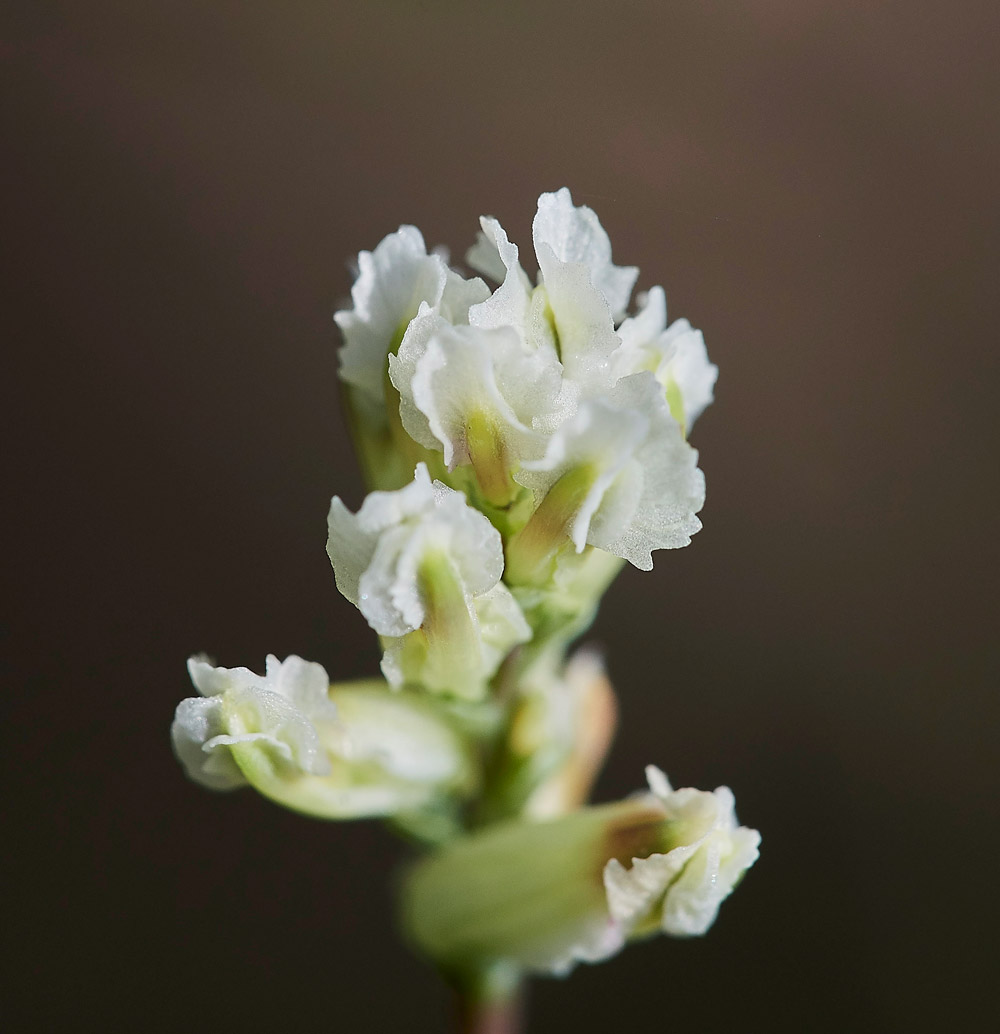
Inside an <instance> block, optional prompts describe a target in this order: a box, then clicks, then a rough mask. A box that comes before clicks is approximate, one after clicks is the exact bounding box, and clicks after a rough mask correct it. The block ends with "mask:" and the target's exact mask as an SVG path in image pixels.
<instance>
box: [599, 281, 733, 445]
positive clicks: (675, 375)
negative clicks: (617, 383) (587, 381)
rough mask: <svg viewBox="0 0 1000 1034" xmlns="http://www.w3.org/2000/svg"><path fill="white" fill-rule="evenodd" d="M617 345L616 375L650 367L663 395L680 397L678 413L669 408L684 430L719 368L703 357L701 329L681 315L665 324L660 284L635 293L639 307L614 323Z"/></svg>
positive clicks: (705, 401) (707, 394)
mask: <svg viewBox="0 0 1000 1034" xmlns="http://www.w3.org/2000/svg"><path fill="white" fill-rule="evenodd" d="M618 336H619V337H620V338H621V341H622V344H621V348H619V349H618V351H617V352H616V353H615V356H614V368H615V373H616V375H617V376H618V377H625V376H628V375H629V374H632V373H638V372H639V371H642V370H650V371H652V372H653V373H655V374H656V379H657V380H658V381H659V382H660V384H661V385H662V386H663V389H664V391H665V392H666V393H667V397H668V399H672V397H673V394H674V392H676V393H677V394H678V395H679V397H680V403H681V408H682V409H683V412H674V416H675V418H677V419H678V420H680V421H681V422H682V423H683V424H684V429H685V431H686V433H690V431H691V427H692V425H693V424H694V422H695V420H697V419H698V416H699V415H700V414H701V413H702V411H703V410H704V409H705V407H706V406H708V405H709V403H711V401H712V395H713V388H714V386H715V382H716V379H717V378H718V376H719V369H718V367H717V366H714V365H713V364H712V363H710V362H709V360H708V351H707V350H706V348H705V339H704V338H703V337H702V334H701V331H699V330H695V329H694V328H692V326H691V324H690V323H688V321H687V320H683V319H682V320H676V321H675V322H674V323H672V324H671V325H670V326H669V327H667V306H666V297H665V295H664V293H663V288H662V287H653V288H651V289H650V291H649V293H648V294H647V295H645V296H643V297H641V298H640V309H639V312H638V313H637V314H636V315H635V316H633V317H630V318H629V319H627V320H625V322H624V323H622V325H621V326H620V327H619V328H618Z"/></svg>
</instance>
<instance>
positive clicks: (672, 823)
mask: <svg viewBox="0 0 1000 1034" xmlns="http://www.w3.org/2000/svg"><path fill="white" fill-rule="evenodd" d="M646 777H647V779H648V780H649V787H650V790H651V791H652V794H653V796H654V797H655V798H656V799H657V800H658V801H659V802H660V803H661V804H662V805H663V809H664V813H665V815H666V821H667V823H668V836H667V845H668V849H667V850H665V851H663V852H662V853H655V854H651V855H649V856H648V857H645V858H642V857H636V858H633V859H632V865H631V868H628V869H626V868H625V866H624V865H623V864H622V863H621V861H619V860H618V859H617V858H612V859H611V860H610V861H609V862H608V864H607V866H606V868H605V870H604V885H605V888H606V889H607V892H608V907H609V909H610V912H611V915H612V917H613V918H614V919H615V920H616V921H617V922H619V923H621V924H622V925H623V926H624V927H625V929H627V930H629V931H630V932H634V933H636V934H642V933H647V932H653V931H655V930H656V929H657V928H659V929H661V930H662V931H663V932H664V933H667V934H670V935H672V936H674V937H692V936H697V935H699V934H703V933H705V932H706V931H707V930H708V928H709V927H710V926H711V925H712V923H714V922H715V917H716V916H717V915H718V912H719V906H720V905H721V904H722V902H723V901H724V900H725V899H726V898H727V897H729V895H730V894H731V893H732V892H733V889H734V887H735V886H736V884H737V883H738V882H739V880H740V879H741V877H742V876H743V873H744V872H746V870H747V869H749V868H750V866H751V865H753V863H754V862H755V861H756V860H757V853H758V852H757V848H758V845H759V844H760V834H759V833H758V832H757V830H755V829H747V828H746V827H745V826H740V825H738V824H737V822H736V813H735V810H734V801H733V794H732V791H731V790H730V789H729V787H727V786H720V787H719V788H718V789H717V790H716V791H715V792H714V793H707V792H706V791H704V790H693V789H683V790H673V789H672V788H671V786H670V783H669V782H668V780H667V777H666V776H665V775H664V774H663V773H662V772H661V771H660V770H659V769H658V768H656V767H655V766H653V765H650V766H649V768H647V769H646ZM670 845H672V846H670Z"/></svg>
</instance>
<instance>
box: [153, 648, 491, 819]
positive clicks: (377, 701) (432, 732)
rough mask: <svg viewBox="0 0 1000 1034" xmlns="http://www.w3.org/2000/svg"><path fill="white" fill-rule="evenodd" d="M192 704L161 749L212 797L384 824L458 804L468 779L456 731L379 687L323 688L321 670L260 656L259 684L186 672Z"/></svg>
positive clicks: (239, 675)
mask: <svg viewBox="0 0 1000 1034" xmlns="http://www.w3.org/2000/svg"><path fill="white" fill-rule="evenodd" d="M188 671H189V673H190V675H191V681H192V682H193V683H194V685H195V688H196V689H197V690H198V691H199V692H200V693H201V694H202V696H200V697H191V698H189V699H187V700H182V701H181V702H180V704H179V705H178V707H177V713H176V716H175V718H174V724H173V728H172V729H171V737H172V739H173V743H174V750H175V752H176V754H177V757H178V758H179V760H180V762H181V764H182V765H183V766H184V768H185V770H186V772H187V774H188V775H189V776H190V777H191V778H192V779H194V780H195V781H196V782H199V783H201V784H202V785H204V786H207V787H209V788H210V789H213V790H233V789H236V788H238V787H240V786H246V785H248V784H249V785H252V786H253V787H254V788H255V789H256V790H258V791H260V793H262V794H263V795H264V796H265V797H270V798H272V799H273V800H275V801H277V802H278V803H280V804H284V805H286V806H287V807H289V808H293V809H295V810H296V811H302V812H305V813H307V814H310V815H315V816H317V817H319V818H357V817H362V816H371V815H392V814H395V813H396V812H400V811H411V810H415V809H419V808H421V807H423V806H425V805H426V804H428V803H429V802H430V801H432V800H434V799H435V798H436V797H438V796H440V795H442V794H446V793H460V792H464V791H465V790H467V789H468V788H469V786H470V785H471V780H472V768H471V764H470V759H469V756H468V752H467V748H466V746H465V743H464V741H463V740H462V739H461V737H460V736H459V735H458V734H457V733H456V731H455V730H454V728H452V726H451V725H450V724H449V723H448V722H446V721H443V720H442V718H441V716H440V715H438V714H437V713H435V711H434V709H433V708H431V707H429V706H428V704H427V701H425V700H423V699H421V698H419V697H414V696H413V695H411V694H398V693H393V692H390V691H389V690H388V689H387V687H386V686H385V685H384V684H382V683H380V682H377V681H371V682H355V683H343V684H341V685H338V686H331V685H330V680H329V678H328V677H327V674H326V671H325V670H324V669H323V667H322V666H321V665H319V664H313V663H311V662H309V661H304V660H302V658H301V657H296V656H294V655H292V656H291V657H288V658H287V659H286V660H284V661H279V660H278V659H277V657H274V656H272V655H269V656H268V658H267V667H266V671H265V674H264V675H256V674H255V673H254V672H252V671H249V670H248V669H246V668H216V667H213V666H212V665H211V664H210V663H209V662H208V661H206V660H204V659H203V658H200V657H192V658H191V659H190V660H189V661H188Z"/></svg>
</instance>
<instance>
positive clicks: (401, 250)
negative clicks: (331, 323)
mask: <svg viewBox="0 0 1000 1034" xmlns="http://www.w3.org/2000/svg"><path fill="white" fill-rule="evenodd" d="M488 295H489V288H487V286H486V284H484V283H483V281H482V280H479V279H478V278H477V279H474V280H464V279H463V278H462V277H460V276H459V275H458V274H457V273H455V272H453V271H452V270H450V269H449V268H448V266H447V264H446V263H445V261H444V259H443V258H442V257H441V256H440V255H437V254H428V253H427V249H426V246H425V245H424V239H423V237H422V236H421V234H420V231H419V230H418V229H417V228H416V227H415V226H401V227H400V228H399V229H398V230H397V231H396V232H395V233H390V234H389V235H388V236H387V237H385V238H384V239H383V240H382V241H381V243H380V244H379V245H378V246H377V247H376V248H375V250H374V251H362V252H361V253H360V254H359V255H358V277H357V279H356V280H355V282H354V286H353V287H352V288H351V301H352V302H353V308H351V309H343V310H341V311H340V312H337V313H336V314H335V315H334V319H335V320H336V322H337V325H338V326H339V327H340V329H341V332H342V333H343V335H344V347H343V348H342V349H341V350H340V376H341V379H342V380H344V381H346V382H347V383H348V384H350V385H352V386H353V387H354V388H356V389H358V391H360V392H361V393H362V395H363V396H364V397H365V398H366V399H367V401H368V403H369V405H370V406H374V407H376V408H378V407H381V406H382V405H383V399H384V391H385V371H386V356H387V355H388V354H389V353H390V352H391V351H393V350H394V349H395V348H396V346H397V345H398V344H399V341H400V339H401V338H402V336H403V332H404V331H405V329H406V326H407V324H408V323H409V322H410V320H411V319H413V317H414V316H415V315H416V314H417V310H418V309H419V308H420V304H421V303H422V302H426V303H427V304H428V305H430V306H431V307H432V308H434V309H435V310H436V311H438V312H439V313H440V314H441V315H442V316H443V317H444V318H445V319H447V320H449V321H452V322H456V323H464V322H466V321H467V320H468V313H469V306H470V305H474V304H476V303H477V302H481V301H483V300H484V299H485V298H486V297H488Z"/></svg>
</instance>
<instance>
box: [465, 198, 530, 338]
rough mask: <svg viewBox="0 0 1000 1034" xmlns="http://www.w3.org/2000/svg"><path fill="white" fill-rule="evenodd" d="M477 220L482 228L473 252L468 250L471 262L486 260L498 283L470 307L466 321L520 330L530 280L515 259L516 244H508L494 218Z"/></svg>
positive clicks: (473, 323) (522, 324) (525, 314)
mask: <svg viewBox="0 0 1000 1034" xmlns="http://www.w3.org/2000/svg"><path fill="white" fill-rule="evenodd" d="M480 222H481V223H482V227H483V230H482V233H481V234H480V235H479V242H478V245H477V249H475V255H474V254H473V252H470V253H469V259H470V265H472V259H473V257H476V258H481V259H483V260H487V261H488V263H489V264H490V265H491V266H492V269H493V272H492V273H490V274H488V275H491V276H492V277H493V279H494V280H496V281H498V282H499V283H500V286H499V287H498V288H497V289H496V290H495V291H494V292H493V294H492V295H491V296H490V297H489V298H488V299H487V300H486V301H484V302H482V303H480V304H479V305H476V306H473V307H472V308H471V309H470V310H469V323H470V324H471V325H472V326H474V327H514V328H517V329H521V328H523V327H524V325H525V323H526V320H527V315H528V304H529V301H530V298H531V282H530V281H529V280H528V276H527V274H526V273H525V272H524V270H523V269H522V268H521V264H520V262H519V261H518V251H517V245H516V244H511V242H510V241H509V240H508V239H507V234H506V233H505V232H504V229H503V227H502V226H501V225H500V224H499V223H498V222H497V221H496V219H489V218H486V217H485V216H484V217H483V218H482V219H481V220H480ZM487 257H488V258H487ZM494 257H495V259H496V263H494ZM473 268H479V267H476V266H473Z"/></svg>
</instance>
